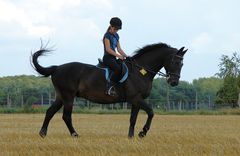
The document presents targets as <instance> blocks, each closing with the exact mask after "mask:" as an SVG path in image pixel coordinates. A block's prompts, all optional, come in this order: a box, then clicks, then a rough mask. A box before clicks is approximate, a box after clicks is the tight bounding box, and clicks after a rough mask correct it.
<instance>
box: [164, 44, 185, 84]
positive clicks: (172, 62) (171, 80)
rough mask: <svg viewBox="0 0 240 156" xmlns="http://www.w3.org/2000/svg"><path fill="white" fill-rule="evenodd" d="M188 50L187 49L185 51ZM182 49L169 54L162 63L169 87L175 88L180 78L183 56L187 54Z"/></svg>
mask: <svg viewBox="0 0 240 156" xmlns="http://www.w3.org/2000/svg"><path fill="white" fill-rule="evenodd" d="M187 50H188V49H187ZM187 50H184V47H182V48H181V49H179V50H177V52H176V53H174V54H171V55H170V56H169V57H168V59H166V61H165V62H164V68H165V70H166V73H167V75H168V79H167V82H168V84H170V85H171V86H177V85H178V82H179V78H180V73H181V69H182V66H183V56H184V54H185V53H186V52H187Z"/></svg>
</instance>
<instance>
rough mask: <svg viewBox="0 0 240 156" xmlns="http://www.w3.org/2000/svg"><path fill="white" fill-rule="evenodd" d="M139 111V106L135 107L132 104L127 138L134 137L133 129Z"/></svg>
mask: <svg viewBox="0 0 240 156" xmlns="http://www.w3.org/2000/svg"><path fill="white" fill-rule="evenodd" d="M139 109H140V108H139V106H136V105H135V104H132V108H131V116H130V126H129V131H128V138H132V137H134V127H135V124H136V120H137V115H138V112H139Z"/></svg>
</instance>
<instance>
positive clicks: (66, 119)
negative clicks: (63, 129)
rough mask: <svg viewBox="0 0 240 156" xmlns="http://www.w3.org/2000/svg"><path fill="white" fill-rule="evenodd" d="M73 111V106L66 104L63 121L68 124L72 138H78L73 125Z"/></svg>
mask: <svg viewBox="0 0 240 156" xmlns="http://www.w3.org/2000/svg"><path fill="white" fill-rule="evenodd" d="M72 109H73V104H64V110H63V116H62V119H63V120H64V122H65V123H66V125H67V127H68V130H69V132H70V134H71V136H73V137H78V134H77V132H76V131H75V129H74V128H73V125H72Z"/></svg>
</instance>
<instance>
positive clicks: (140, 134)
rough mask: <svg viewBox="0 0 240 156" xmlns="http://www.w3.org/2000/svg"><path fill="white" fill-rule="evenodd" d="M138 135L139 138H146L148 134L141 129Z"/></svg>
mask: <svg viewBox="0 0 240 156" xmlns="http://www.w3.org/2000/svg"><path fill="white" fill-rule="evenodd" d="M138 136H139V138H144V137H145V136H146V134H145V133H144V132H143V131H141V132H139V133H138Z"/></svg>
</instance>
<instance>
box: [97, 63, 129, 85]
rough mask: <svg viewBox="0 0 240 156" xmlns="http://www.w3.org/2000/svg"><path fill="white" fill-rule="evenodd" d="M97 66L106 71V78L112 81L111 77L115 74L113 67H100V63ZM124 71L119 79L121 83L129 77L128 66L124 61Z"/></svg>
mask: <svg viewBox="0 0 240 156" xmlns="http://www.w3.org/2000/svg"><path fill="white" fill-rule="evenodd" d="M96 67H97V68H99V69H102V70H104V71H105V79H106V80H107V81H108V82H110V79H111V77H112V75H113V71H112V70H111V69H109V68H107V67H104V68H103V67H99V66H98V65H97V66H96ZM122 72H124V73H122V74H121V75H122V77H121V79H120V80H119V82H120V83H123V82H124V81H126V79H127V78H128V67H127V65H126V64H125V63H124V62H123V63H122Z"/></svg>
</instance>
